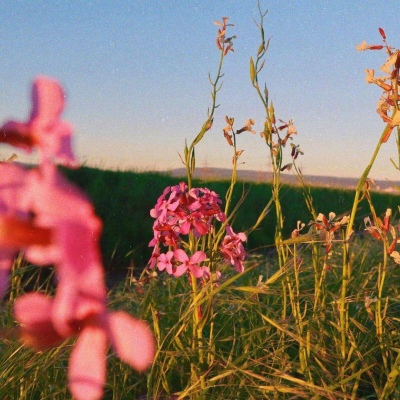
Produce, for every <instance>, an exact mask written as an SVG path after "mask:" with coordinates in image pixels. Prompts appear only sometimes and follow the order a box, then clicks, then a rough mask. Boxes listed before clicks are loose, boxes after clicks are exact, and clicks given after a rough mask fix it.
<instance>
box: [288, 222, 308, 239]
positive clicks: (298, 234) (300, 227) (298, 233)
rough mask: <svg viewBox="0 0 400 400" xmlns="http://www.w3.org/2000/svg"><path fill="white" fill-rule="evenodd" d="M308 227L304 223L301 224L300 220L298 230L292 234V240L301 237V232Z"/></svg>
mask: <svg viewBox="0 0 400 400" xmlns="http://www.w3.org/2000/svg"><path fill="white" fill-rule="evenodd" d="M305 226H306V224H305V223H304V222H301V221H300V220H298V221H297V228H296V229H294V230H293V232H292V235H291V236H292V238H295V237H298V236H300V231H301V230H302V229H303V228H304V227H305Z"/></svg>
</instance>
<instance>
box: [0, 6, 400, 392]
mask: <svg viewBox="0 0 400 400" xmlns="http://www.w3.org/2000/svg"><path fill="white" fill-rule="evenodd" d="M259 11H260V21H259V23H258V28H259V31H260V46H259V48H258V49H255V56H254V58H251V59H250V74H249V75H250V84H251V85H252V86H253V87H254V90H255V91H256V93H257V94H258V96H259V99H260V106H261V107H262V108H263V110H265V122H264V127H263V131H262V132H261V139H260V140H261V143H263V145H264V146H265V150H266V154H267V156H268V157H269V159H270V161H271V169H272V174H273V179H272V182H270V183H263V184H255V183H248V182H240V181H238V179H237V170H238V168H240V162H239V161H238V160H239V159H240V156H241V154H242V150H241V149H239V148H238V147H237V137H238V135H242V136H243V135H248V134H252V133H255V132H254V131H253V125H254V121H253V120H251V119H248V120H247V121H246V122H245V123H244V124H241V125H239V126H240V127H239V128H237V126H236V125H235V119H234V118H233V117H229V116H226V117H225V121H226V124H227V125H226V127H225V128H224V129H223V132H222V134H223V136H224V137H225V139H226V143H227V144H226V145H227V146H230V147H231V149H232V176H231V180H230V181H209V182H203V181H197V180H195V179H194V172H195V168H196V167H195V166H196V152H195V150H196V146H197V144H198V143H199V142H200V141H201V140H202V139H203V137H204V136H205V135H206V134H207V132H208V131H209V130H210V129H211V128H212V124H213V121H214V118H217V107H218V102H217V95H218V92H219V91H220V90H221V79H222V77H223V76H224V75H223V65H224V62H225V59H226V58H229V55H230V52H231V51H233V50H234V40H235V36H234V35H233V36H228V33H227V32H228V31H229V32H230V31H231V29H233V26H232V24H230V23H229V22H228V21H229V20H228V18H226V17H224V18H223V19H222V21H217V22H216V25H217V26H218V33H217V37H216V47H217V50H218V51H219V54H220V61H219V64H218V68H217V73H216V74H215V75H210V84H211V103H210V106H209V108H208V112H207V117H206V118H205V121H204V124H203V125H202V126H201V127H200V129H199V131H198V133H197V135H196V136H195V137H194V138H193V139H192V140H191V141H190V140H188V141H187V142H186V143H185V145H184V148H183V152H182V154H181V161H182V162H183V164H184V165H185V168H186V176H185V177H184V178H182V180H181V181H179V180H176V178H172V177H170V176H168V175H163V174H158V173H150V172H148V173H134V172H117V171H100V170H96V169H92V168H88V167H83V168H79V169H68V168H69V167H71V166H76V165H75V162H76V160H75V158H74V155H73V152H72V150H71V149H70V143H69V138H70V135H71V130H70V128H69V125H67V124H65V123H64V121H62V120H61V117H60V114H61V112H62V110H63V108H64V103H65V99H64V94H63V90H62V88H61V86H60V85H59V83H58V82H57V81H55V80H54V79H51V78H47V77H38V78H36V80H35V81H34V84H33V89H32V90H33V96H32V99H33V106H32V110H33V111H32V113H31V116H30V117H29V119H28V121H27V122H23V123H21V122H16V121H8V122H6V123H5V124H4V125H3V126H2V127H1V128H0V131H1V133H2V135H0V137H1V140H2V141H3V142H5V143H7V144H11V145H13V146H16V147H19V148H21V149H25V150H26V149H28V150H32V149H36V150H38V151H39V153H40V163H39V165H38V166H35V167H33V168H32V169H27V168H24V167H23V166H21V165H18V164H15V163H13V162H12V159H9V160H7V161H6V162H3V163H1V164H0V170H1V172H2V179H3V180H2V186H1V190H0V199H1V200H2V203H1V208H0V250H1V252H0V254H1V259H0V261H1V264H0V273H1V274H0V290H1V292H0V293H1V294H2V295H3V297H4V300H3V302H2V304H1V310H0V326H1V335H0V397H1V398H3V399H32V400H33V399H35V400H36V399H66V398H72V397H73V398H76V399H78V400H80V399H82V400H86V399H100V398H105V399H113V400H116V399H142V400H145V399H154V400H156V399H157V400H158V399H160V400H161V399H264V398H265V399H382V400H384V399H398V398H400V381H399V375H400V291H399V282H400V268H399V264H400V253H399V252H398V251H397V248H398V242H399V239H398V235H399V222H398V215H397V213H398V199H399V198H398V197H397V196H390V195H387V194H379V193H376V192H373V191H372V190H371V185H372V182H371V181H370V180H369V173H370V170H371V168H372V166H373V165H374V162H375V159H376V157H377V155H378V153H379V150H380V149H381V147H382V146H383V145H385V144H386V143H390V142H389V139H393V137H395V139H396V144H397V149H398V153H399V155H400V129H399V125H400V113H399V111H398V106H399V100H400V97H399V95H398V84H399V81H400V80H399V70H400V51H399V50H394V48H393V47H391V46H389V45H388V44H387V42H386V34H385V32H384V31H383V30H382V29H380V28H379V30H378V33H379V35H380V40H382V43H383V44H379V45H368V44H367V43H365V42H363V43H362V44H361V45H360V46H358V50H373V51H375V50H376V51H380V50H383V51H385V52H386V57H388V58H387V60H386V62H385V63H384V64H383V66H382V67H381V70H382V71H383V72H384V73H385V75H384V76H383V77H377V78H376V77H375V76H374V71H373V70H367V82H368V83H373V84H376V85H378V86H379V87H380V88H381V89H382V91H383V94H382V97H381V99H380V100H379V103H378V110H377V111H378V115H379V117H380V118H382V120H383V121H384V122H385V128H384V130H383V132H382V133H381V134H379V135H378V136H377V145H376V148H375V150H374V151H373V152H372V157H371V161H370V163H369V164H368V165H367V166H366V168H365V171H364V173H363V174H362V176H361V177H360V179H359V181H358V184H357V186H356V187H355V188H354V190H353V191H345V190H335V189H325V188H316V187H315V188H313V187H309V186H308V185H307V182H306V178H305V177H304V176H303V175H302V173H301V170H300V168H299V167H298V165H297V159H298V157H303V156H304V154H303V152H302V151H301V149H300V146H299V145H298V144H295V143H297V140H298V137H299V134H298V132H297V129H296V127H295V125H294V123H293V121H292V120H287V122H284V121H283V120H281V119H279V118H278V117H276V114H278V111H276V110H275V109H274V106H273V103H272V101H271V99H270V98H269V93H268V89H267V85H266V84H264V83H261V73H262V72H263V66H264V61H265V57H266V54H267V50H268V46H269V40H267V39H266V38H265V30H264V19H265V16H266V13H264V12H263V11H262V10H261V8H260V5H259ZM224 79H226V77H225V78H224ZM236 123H237V122H236ZM399 159H400V157H399ZM56 161H57V162H59V163H60V164H62V165H64V167H63V168H62V170H61V172H60V170H59V169H57V167H56V165H55V162H56ZM393 167H394V168H397V169H398V170H400V165H397V164H396V163H395V162H394V161H393ZM288 173H293V174H294V175H295V176H296V177H297V179H298V186H285V185H283V184H282V174H288ZM79 188H80V189H79ZM83 191H85V192H86V193H87V194H88V196H89V198H87V197H85V195H84V194H83ZM92 203H93V205H92ZM101 232H103V233H102V236H101V239H100V235H101ZM99 242H101V254H100V251H99ZM102 260H103V261H102ZM103 264H104V265H103ZM49 265H51V266H53V268H43V267H48V266H49ZM104 267H106V270H107V274H108V277H109V278H110V280H109V286H108V287H106V285H105V282H104V278H105V277H104V269H103V268H104ZM9 272H10V274H9ZM115 276H116V277H117V278H115ZM132 315H135V317H132ZM143 321H146V322H143ZM108 345H110V346H108ZM106 363H107V369H106Z"/></svg>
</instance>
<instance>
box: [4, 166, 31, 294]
mask: <svg viewBox="0 0 400 400" xmlns="http://www.w3.org/2000/svg"><path fill="white" fill-rule="evenodd" d="M0 175H1V180H0V299H1V298H2V297H3V296H4V293H5V291H6V290H7V287H8V275H9V271H10V269H11V266H12V263H13V260H14V256H15V253H16V252H17V251H18V248H19V242H18V241H17V243H12V237H11V235H10V229H9V227H10V224H9V221H11V220H12V219H13V218H20V219H22V220H27V219H28V213H26V212H23V211H22V210H21V209H20V207H19V204H20V202H21V200H20V197H21V193H22V191H23V190H24V188H25V184H26V179H27V176H28V172H27V171H26V170H25V169H24V168H21V167H20V166H18V165H16V164H6V163H2V164H0Z"/></svg>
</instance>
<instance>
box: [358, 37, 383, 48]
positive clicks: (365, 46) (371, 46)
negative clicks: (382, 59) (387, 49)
mask: <svg viewBox="0 0 400 400" xmlns="http://www.w3.org/2000/svg"><path fill="white" fill-rule="evenodd" d="M382 49H383V46H382V45H381V44H380V45H369V44H368V43H367V42H366V41H365V40H363V41H362V42H361V43H360V44H358V45H357V46H356V50H357V51H365V50H382Z"/></svg>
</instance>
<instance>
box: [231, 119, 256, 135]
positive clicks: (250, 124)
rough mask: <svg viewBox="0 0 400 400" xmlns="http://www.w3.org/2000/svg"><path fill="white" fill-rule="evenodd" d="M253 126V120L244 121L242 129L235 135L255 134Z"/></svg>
mask: <svg viewBox="0 0 400 400" xmlns="http://www.w3.org/2000/svg"><path fill="white" fill-rule="evenodd" d="M254 124H255V122H254V120H252V119H248V120H246V123H245V125H244V127H243V128H241V129H239V130H237V131H236V134H240V133H242V132H246V131H247V132H250V133H253V134H255V133H256V132H255V131H254V130H253V129H252V128H253V125H254Z"/></svg>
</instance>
